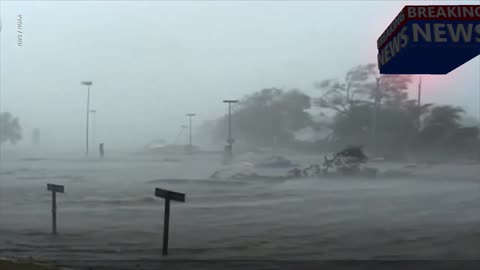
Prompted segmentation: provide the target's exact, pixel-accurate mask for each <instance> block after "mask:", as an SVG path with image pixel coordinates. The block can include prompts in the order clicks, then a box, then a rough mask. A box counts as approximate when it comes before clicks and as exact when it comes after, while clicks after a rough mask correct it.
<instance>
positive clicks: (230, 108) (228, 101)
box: [223, 99, 238, 155]
mask: <svg viewBox="0 0 480 270" xmlns="http://www.w3.org/2000/svg"><path fill="white" fill-rule="evenodd" d="M223 103H228V139H227V143H228V154H230V155H231V154H232V144H233V141H234V140H233V138H232V103H238V100H232V99H230V100H224V101H223Z"/></svg>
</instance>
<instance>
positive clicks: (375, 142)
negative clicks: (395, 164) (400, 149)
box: [372, 76, 383, 155]
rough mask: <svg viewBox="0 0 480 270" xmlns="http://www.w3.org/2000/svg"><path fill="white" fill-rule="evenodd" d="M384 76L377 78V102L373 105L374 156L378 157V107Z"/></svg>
mask: <svg viewBox="0 0 480 270" xmlns="http://www.w3.org/2000/svg"><path fill="white" fill-rule="evenodd" d="M382 78H383V77H382V76H379V77H376V78H375V79H376V81H377V85H376V88H375V102H374V104H373V121H372V122H373V123H372V143H373V152H374V155H377V154H378V153H377V121H378V120H377V118H378V106H379V105H380V104H379V103H380V81H381V80H382Z"/></svg>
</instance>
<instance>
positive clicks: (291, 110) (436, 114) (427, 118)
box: [204, 64, 480, 159]
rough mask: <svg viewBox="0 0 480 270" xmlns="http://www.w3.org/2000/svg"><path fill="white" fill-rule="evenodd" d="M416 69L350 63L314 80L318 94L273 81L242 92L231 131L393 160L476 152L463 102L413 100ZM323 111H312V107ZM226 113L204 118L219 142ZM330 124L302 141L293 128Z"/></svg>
mask: <svg viewBox="0 0 480 270" xmlns="http://www.w3.org/2000/svg"><path fill="white" fill-rule="evenodd" d="M413 83H414V77H413V76H411V75H380V74H378V73H377V67H376V65H375V64H367V65H360V66H356V67H354V68H352V69H351V70H349V71H348V72H347V73H346V75H345V77H344V78H343V79H342V80H337V79H327V80H323V81H320V82H318V83H315V84H314V87H315V88H316V89H317V90H318V93H319V94H318V95H317V96H315V97H309V96H308V95H306V94H304V93H302V92H301V91H300V90H290V91H285V90H284V89H278V88H269V89H263V90H260V91H258V92H255V93H254V94H252V95H248V96H246V97H244V98H243V99H242V100H241V101H240V103H239V107H238V109H237V110H235V111H234V112H233V114H232V119H233V121H234V127H235V133H234V137H235V138H236V139H237V141H240V142H244V144H246V145H250V146H255V147H290V148H291V147H293V148H296V149H314V151H334V152H336V151H337V150H339V149H343V148H344V147H345V146H348V145H362V146H365V151H366V152H368V153H370V154H372V153H373V154H374V155H376V156H383V157H385V158H388V159H403V158H406V157H408V156H414V155H417V156H420V155H426V154H429V155H433V154H434V155H439V154H440V155H448V156H452V155H453V156H465V157H466V156H474V155H477V154H478V151H479V148H480V142H479V137H478V136H479V130H478V127H477V126H463V125H462V124H461V120H462V119H463V117H464V111H463V109H462V108H459V107H454V106H450V105H436V104H423V105H421V106H420V107H419V106H418V104H417V100H416V99H411V98H410V97H409V95H408V89H409V87H411V86H412V84H413ZM311 108H314V109H317V111H320V115H321V117H320V118H318V119H317V118H315V117H314V116H313V115H312V114H311V113H310V112H309V109H311ZM227 125H228V118H227V117H222V118H220V119H217V120H215V121H213V122H209V123H208V125H205V127H204V130H207V131H208V132H210V134H211V135H212V136H211V138H213V139H214V140H215V141H218V140H224V139H225V138H226V137H227V134H226V132H227V130H228V128H227ZM306 128H310V130H312V132H317V131H319V130H327V131H328V133H327V134H326V135H325V136H323V139H321V140H317V141H316V142H305V141H299V140H298V139H296V136H295V134H296V133H297V132H299V131H301V130H304V129H306Z"/></svg>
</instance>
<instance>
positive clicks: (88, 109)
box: [81, 81, 93, 157]
mask: <svg viewBox="0 0 480 270" xmlns="http://www.w3.org/2000/svg"><path fill="white" fill-rule="evenodd" d="M81 84H82V85H86V86H87V88H88V93H87V131H86V138H85V147H86V151H85V153H86V155H87V157H88V123H89V118H88V117H89V115H90V86H92V84H93V83H92V82H91V81H83V82H81Z"/></svg>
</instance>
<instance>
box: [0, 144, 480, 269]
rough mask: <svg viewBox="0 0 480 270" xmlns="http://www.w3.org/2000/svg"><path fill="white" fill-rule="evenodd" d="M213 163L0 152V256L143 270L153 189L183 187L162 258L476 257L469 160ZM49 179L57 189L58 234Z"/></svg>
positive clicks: (157, 225)
mask: <svg viewBox="0 0 480 270" xmlns="http://www.w3.org/2000/svg"><path fill="white" fill-rule="evenodd" d="M284 156H286V157H288V158H292V159H294V160H295V161H296V162H297V163H299V164H303V165H308V164H310V163H311V162H313V161H315V159H318V160H317V162H320V161H321V160H322V158H323V157H318V158H317V157H312V156H309V157H306V156H299V155H292V156H291V157H290V156H288V155H284ZM252 158H254V155H253V156H252V155H247V156H244V157H239V159H238V160H237V161H236V162H237V163H238V164H245V162H247V161H249V159H252ZM251 162H253V161H251ZM375 166H380V167H381V168H387V167H388V166H400V165H398V164H376V165H375ZM222 168H225V166H224V165H222V163H221V160H220V157H219V156H217V155H214V154H197V155H192V156H187V155H177V156H174V157H171V156H168V157H167V156H141V155H139V156H132V155H123V156H122V155H118V156H116V157H108V158H105V159H104V160H99V159H96V158H90V159H82V158H45V159H41V158H40V159H22V158H10V159H9V158H5V159H4V160H2V171H1V175H0V177H1V182H0V196H1V198H0V203H1V204H0V257H16V258H29V257H33V258H34V259H35V260H38V261H56V262H57V263H58V264H60V265H65V266H75V267H79V266H89V267H92V269H123V268H121V267H127V268H128V267H131V268H128V269H150V268H148V267H150V266H152V267H153V265H155V264H156V263H159V262H161V261H162V260H166V259H164V258H162V256H161V248H162V230H163V207H164V201H163V200H162V199H160V198H156V197H154V196H153V195H154V189H155V187H160V188H164V189H170V190H174V191H178V192H182V193H186V202H185V203H172V205H171V218H170V241H169V246H170V248H169V253H170V254H169V256H168V260H220V259H221V260H238V261H241V260H244V261H247V260H251V261H252V260H253V261H254V260H264V261H268V260H290V261H295V260H302V261H311V260H356V259H359V260H382V259H387V260H389V259H400V260H412V259H422V260H423V259H427V260H428V259H433V260H437V259H480V179H478V178H479V176H478V172H480V166H478V164H477V165H473V164H470V165H452V164H450V165H430V166H424V167H421V168H415V169H411V170H412V171H413V175H412V176H409V177H405V176H404V177H388V178H387V177H385V178H383V177H377V178H374V179H329V178H305V179H289V180H285V179H270V180H264V179H245V180H229V179H210V176H211V175H212V174H213V172H214V171H216V170H219V169H222ZM262 173H266V172H263V171H262ZM268 173H271V174H277V175H282V174H284V173H285V170H284V169H272V170H270V171H269V172H268ZM47 183H55V184H60V185H65V193H64V194H57V204H58V209H57V212H58V231H59V235H58V236H56V237H54V236H51V235H50V231H51V194H50V193H49V192H48V191H47V190H46V184H47ZM128 265H130V266H128ZM101 267H105V268H101ZM196 268H197V269H198V266H197V267H196ZM152 269H158V268H152ZM179 269H181V268H179ZM244 269H246V268H244ZM297 269H298V268H297Z"/></svg>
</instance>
